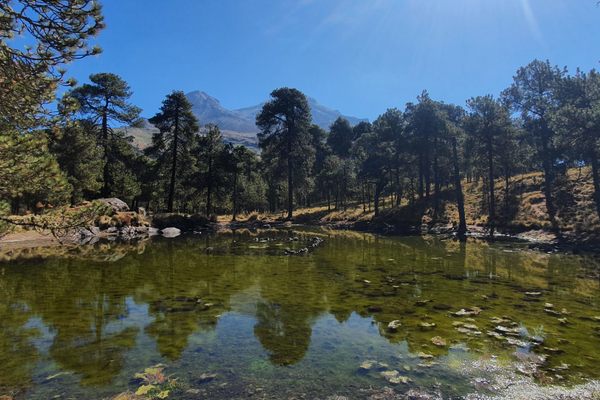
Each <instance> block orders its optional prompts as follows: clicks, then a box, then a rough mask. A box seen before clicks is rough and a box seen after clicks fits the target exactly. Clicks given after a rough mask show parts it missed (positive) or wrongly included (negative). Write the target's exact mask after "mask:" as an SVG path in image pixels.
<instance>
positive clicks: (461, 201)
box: [452, 139, 467, 242]
mask: <svg viewBox="0 0 600 400" xmlns="http://www.w3.org/2000/svg"><path fill="white" fill-rule="evenodd" d="M452 161H453V164H454V187H455V190H456V206H457V207H458V231H457V232H456V235H457V236H458V240H460V241H461V242H464V241H466V240H467V236H466V234H467V219H466V216H465V198H464V195H463V191H462V184H461V179H460V170H459V167H458V150H457V149H456V139H453V140H452Z"/></svg>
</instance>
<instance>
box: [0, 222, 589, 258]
mask: <svg viewBox="0 0 600 400" xmlns="http://www.w3.org/2000/svg"><path fill="white" fill-rule="evenodd" d="M299 219H300V221H295V220H292V221H286V220H277V219H275V220H273V219H265V220H251V221H230V222H225V221H221V222H215V223H210V224H208V225H206V226H204V227H202V229H201V231H203V232H219V231H222V230H238V229H250V230H258V229H286V228H287V229H289V228H292V227H294V226H305V227H326V228H330V229H334V230H350V231H356V232H366V233H373V234H379V235H384V236H426V235H433V236H440V237H449V238H456V231H455V229H454V228H453V227H452V226H449V225H442V224H436V225H432V226H426V227H422V228H421V229H417V228H415V227H412V228H411V227H403V228H402V229H398V227H396V226H394V225H390V224H383V225H382V224H376V223H373V222H371V221H358V222H354V221H306V220H305V219H303V218H299ZM156 230H157V231H158V229H156ZM190 232H191V231H190ZM190 232H188V231H186V230H183V229H182V230H181V233H182V234H185V233H190ZM194 232H196V231H194ZM155 234H156V233H153V234H145V235H144V234H141V235H138V236H134V237H130V236H129V237H126V236H120V235H118V234H114V233H107V232H105V231H100V232H98V233H97V234H96V235H94V236H85V237H84V238H82V237H81V236H80V235H79V234H77V233H74V234H70V235H67V236H64V237H61V238H57V237H55V236H53V235H52V233H51V232H50V231H48V232H40V231H38V230H22V231H19V232H11V233H7V234H5V235H3V236H0V251H3V252H5V251H12V250H25V249H33V248H50V247H72V246H85V245H86V244H93V243H96V242H97V241H98V240H102V239H110V238H115V239H116V240H123V241H127V240H131V239H135V240H143V239H146V238H149V237H151V236H154V235H155ZM90 239H94V240H90ZM467 239H477V240H484V241H490V242H515V243H527V244H528V245H529V248H530V249H533V250H538V251H542V252H564V253H573V254H578V253H582V252H584V253H593V254H600V241H598V240H597V239H596V238H595V237H592V236H591V235H588V236H583V235H580V236H577V235H573V234H571V235H564V236H562V237H561V238H558V237H557V235H555V234H554V233H552V232H549V231H547V230H543V229H529V230H526V229H524V230H521V231H514V232H511V233H505V232H503V231H500V232H497V233H496V234H495V235H494V237H489V236H488V235H487V233H486V232H485V229H484V228H482V227H480V226H468V232H467Z"/></svg>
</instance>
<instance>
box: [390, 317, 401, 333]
mask: <svg viewBox="0 0 600 400" xmlns="http://www.w3.org/2000/svg"><path fill="white" fill-rule="evenodd" d="M401 326H402V323H401V322H400V321H399V320H397V319H396V320H394V321H392V322H390V323H389V324H388V326H387V330H388V331H389V332H397V331H398V328H400V327H401Z"/></svg>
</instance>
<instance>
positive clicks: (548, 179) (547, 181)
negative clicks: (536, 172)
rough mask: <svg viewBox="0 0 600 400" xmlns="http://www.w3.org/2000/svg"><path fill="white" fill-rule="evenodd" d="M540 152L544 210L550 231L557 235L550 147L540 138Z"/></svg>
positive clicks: (544, 137)
mask: <svg viewBox="0 0 600 400" xmlns="http://www.w3.org/2000/svg"><path fill="white" fill-rule="evenodd" d="M542 150H543V153H544V154H543V156H542V158H543V168H544V196H545V197H546V210H547V211H548V217H549V218H550V224H552V230H553V231H554V232H555V233H559V229H558V222H557V221H556V208H555V207H554V199H553V196H552V186H553V184H554V168H553V164H554V163H553V161H552V154H550V146H549V144H548V138H547V137H546V136H545V135H544V136H542Z"/></svg>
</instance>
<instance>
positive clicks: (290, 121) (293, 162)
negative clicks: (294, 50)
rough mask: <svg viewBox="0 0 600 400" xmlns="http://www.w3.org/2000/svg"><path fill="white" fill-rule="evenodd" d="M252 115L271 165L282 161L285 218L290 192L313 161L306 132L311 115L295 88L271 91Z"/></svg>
mask: <svg viewBox="0 0 600 400" xmlns="http://www.w3.org/2000/svg"><path fill="white" fill-rule="evenodd" d="M271 98H272V99H271V100H270V101H268V102H267V103H265V105H264V106H263V108H262V110H261V112H260V113H259V114H258V116H257V117H256V125H257V126H258V127H259V128H260V129H261V133H259V135H258V139H259V146H260V147H261V149H262V150H263V153H266V159H267V160H269V161H270V163H271V165H272V166H273V167H275V166H277V167H282V166H283V165H284V164H285V167H284V168H285V172H283V171H282V172H283V175H285V176H286V178H287V193H288V194H287V218H288V219H291V218H292V214H293V211H294V191H295V189H296V186H298V187H301V186H302V185H301V184H302V178H305V177H306V175H307V172H308V171H310V168H311V167H312V163H313V161H314V148H313V146H312V144H311V137H310V134H309V128H310V122H311V115H310V107H309V106H308V101H307V100H306V97H305V96H304V94H303V93H302V92H300V91H299V90H297V89H290V88H281V89H276V90H274V91H273V92H272V93H271Z"/></svg>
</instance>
